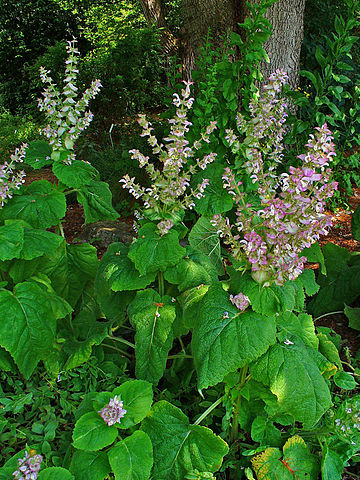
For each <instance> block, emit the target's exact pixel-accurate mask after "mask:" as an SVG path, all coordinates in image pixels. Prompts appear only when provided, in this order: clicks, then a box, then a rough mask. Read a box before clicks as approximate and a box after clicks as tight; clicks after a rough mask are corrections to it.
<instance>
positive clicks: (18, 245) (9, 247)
mask: <svg viewBox="0 0 360 480" xmlns="http://www.w3.org/2000/svg"><path fill="white" fill-rule="evenodd" d="M23 246H24V229H23V228H22V227H21V225H19V224H18V223H10V224H7V225H3V226H2V227H0V260H12V259H13V258H20V256H21V250H22V249H23Z"/></svg>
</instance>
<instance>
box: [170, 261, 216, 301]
mask: <svg viewBox="0 0 360 480" xmlns="http://www.w3.org/2000/svg"><path fill="white" fill-rule="evenodd" d="M164 277H165V279H166V280H167V281H168V282H170V283H172V284H174V285H178V288H179V291H180V292H183V291H184V290H188V289H190V288H193V287H196V286H198V285H201V284H207V285H210V284H211V283H214V282H217V280H218V276H217V271H216V268H215V266H214V265H213V264H212V262H211V260H210V259H209V257H207V256H206V255H205V254H203V253H200V252H195V253H189V254H188V255H187V256H186V257H185V258H183V259H182V260H180V262H179V263H178V264H177V265H175V266H174V267H170V268H168V269H167V270H166V272H165V274H164Z"/></svg>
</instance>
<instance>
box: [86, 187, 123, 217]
mask: <svg viewBox="0 0 360 480" xmlns="http://www.w3.org/2000/svg"><path fill="white" fill-rule="evenodd" d="M77 199H78V202H79V203H81V204H82V205H83V206H84V214H85V223H94V222H98V221H99V220H115V219H116V218H118V217H119V214H118V213H117V211H116V210H114V208H113V206H112V195H111V192H110V189H109V186H108V184H107V183H105V182H97V181H94V180H93V181H92V182H91V183H89V184H88V185H87V186H86V187H81V188H80V190H79V191H78V192H77Z"/></svg>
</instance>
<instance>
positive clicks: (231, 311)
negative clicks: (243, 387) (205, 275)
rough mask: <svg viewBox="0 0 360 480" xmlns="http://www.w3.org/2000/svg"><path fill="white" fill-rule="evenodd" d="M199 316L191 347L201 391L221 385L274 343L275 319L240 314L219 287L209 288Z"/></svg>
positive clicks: (254, 314)
mask: <svg viewBox="0 0 360 480" xmlns="http://www.w3.org/2000/svg"><path fill="white" fill-rule="evenodd" d="M198 315H199V318H198V321H197V323H196V325H195V328H194V332H193V337H192V343H191V345H192V351H193V356H194V362H195V367H196V370H197V373H198V386H199V388H200V389H202V388H206V387H208V386H211V385H216V384H217V383H219V382H221V381H222V380H223V379H224V377H225V375H227V374H228V373H230V372H234V371H235V370H237V369H238V368H241V367H243V366H244V365H246V364H247V363H249V362H252V361H254V360H255V359H256V358H258V357H260V356H261V355H262V354H263V353H265V352H266V350H267V349H268V348H269V346H270V345H271V344H273V343H274V342H275V332H276V327H275V317H263V316H260V315H259V314H257V313H254V312H252V311H250V310H249V311H245V312H240V311H239V310H238V309H237V308H236V307H235V306H234V305H233V304H232V303H231V302H230V300H229V294H228V293H227V292H225V291H224V290H223V289H222V288H221V287H219V286H214V287H210V288H209V290H208V293H207V294H206V296H205V297H204V299H203V301H202V302H201V306H200V308H199V313H198Z"/></svg>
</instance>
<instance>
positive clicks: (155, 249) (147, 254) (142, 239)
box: [128, 223, 186, 275]
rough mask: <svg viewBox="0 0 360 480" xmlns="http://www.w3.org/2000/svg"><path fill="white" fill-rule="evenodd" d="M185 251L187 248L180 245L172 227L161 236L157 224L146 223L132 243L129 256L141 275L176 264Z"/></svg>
mask: <svg viewBox="0 0 360 480" xmlns="http://www.w3.org/2000/svg"><path fill="white" fill-rule="evenodd" d="M185 253H186V250H185V248H183V247H181V246H180V245H179V234H178V232H177V231H176V230H173V229H172V230H170V232H169V233H167V234H166V235H163V236H162V237H161V236H160V235H158V233H157V229H156V225H154V224H153V223H146V224H145V225H144V226H143V227H142V228H140V230H139V236H138V238H137V240H136V241H135V242H134V243H132V244H131V245H130V248H129V254H128V256H129V258H130V259H131V260H132V261H133V262H134V264H135V267H136V269H137V270H138V271H139V272H140V273H141V275H147V274H148V273H152V272H157V271H158V270H161V271H162V272H163V271H165V270H166V269H167V268H168V267H171V266H172V265H176V264H177V263H178V262H179V260H181V258H182V257H183V256H184V255H185Z"/></svg>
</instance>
